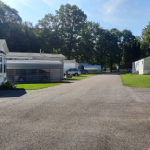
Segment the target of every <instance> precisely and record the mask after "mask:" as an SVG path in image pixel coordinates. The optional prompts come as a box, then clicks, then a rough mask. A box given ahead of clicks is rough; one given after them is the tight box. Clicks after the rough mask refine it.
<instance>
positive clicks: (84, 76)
mask: <svg viewBox="0 0 150 150" xmlns="http://www.w3.org/2000/svg"><path fill="white" fill-rule="evenodd" d="M90 76H96V75H86V74H85V75H80V76H77V77H76V76H72V78H67V79H64V80H82V79H87V78H89V77H90Z"/></svg>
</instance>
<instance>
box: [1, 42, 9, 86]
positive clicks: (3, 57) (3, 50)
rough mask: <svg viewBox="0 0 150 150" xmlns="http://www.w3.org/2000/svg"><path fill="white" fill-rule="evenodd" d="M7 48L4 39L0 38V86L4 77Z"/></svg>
mask: <svg viewBox="0 0 150 150" xmlns="http://www.w3.org/2000/svg"><path fill="white" fill-rule="evenodd" d="M8 52H9V50H8V48H7V44H6V41H5V40H0V86H1V84H2V82H4V81H5V79H6V53H8Z"/></svg>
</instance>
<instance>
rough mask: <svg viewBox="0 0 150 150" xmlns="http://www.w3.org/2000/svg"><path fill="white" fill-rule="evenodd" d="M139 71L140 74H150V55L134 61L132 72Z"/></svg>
mask: <svg viewBox="0 0 150 150" xmlns="http://www.w3.org/2000/svg"><path fill="white" fill-rule="evenodd" d="M135 71H138V72H139V74H143V75H144V74H145V75H146V74H147V75H150V57H147V58H144V59H141V60H138V61H135V62H133V63H132V72H135Z"/></svg>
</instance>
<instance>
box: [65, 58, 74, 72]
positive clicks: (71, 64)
mask: <svg viewBox="0 0 150 150" xmlns="http://www.w3.org/2000/svg"><path fill="white" fill-rule="evenodd" d="M76 67H77V66H76V61H75V60H64V71H66V70H68V69H70V68H76Z"/></svg>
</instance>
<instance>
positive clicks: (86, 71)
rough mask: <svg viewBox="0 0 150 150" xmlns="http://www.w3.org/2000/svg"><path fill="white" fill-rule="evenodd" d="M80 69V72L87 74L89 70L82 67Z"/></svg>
mask: <svg viewBox="0 0 150 150" xmlns="http://www.w3.org/2000/svg"><path fill="white" fill-rule="evenodd" d="M80 71H81V74H88V72H89V71H88V70H84V69H81V70H80Z"/></svg>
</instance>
